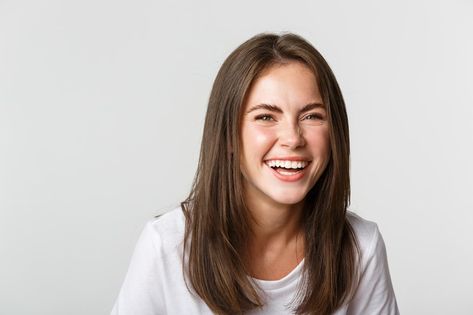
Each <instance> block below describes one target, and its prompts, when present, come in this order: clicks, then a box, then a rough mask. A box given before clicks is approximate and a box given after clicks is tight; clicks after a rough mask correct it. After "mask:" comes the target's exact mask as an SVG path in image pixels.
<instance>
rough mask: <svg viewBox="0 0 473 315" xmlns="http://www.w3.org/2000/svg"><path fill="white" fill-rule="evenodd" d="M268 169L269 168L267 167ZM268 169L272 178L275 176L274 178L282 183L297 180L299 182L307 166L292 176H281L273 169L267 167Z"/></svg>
mask: <svg viewBox="0 0 473 315" xmlns="http://www.w3.org/2000/svg"><path fill="white" fill-rule="evenodd" d="M268 167H269V166H268ZM269 169H270V170H271V172H273V174H274V176H276V178H278V179H280V180H282V181H284V182H296V181H298V180H300V179H301V178H302V177H304V175H305V170H306V169H307V166H306V167H305V168H304V169H302V170H300V171H298V172H297V173H294V174H292V175H282V174H279V173H278V172H277V171H276V170H275V169H273V168H271V167H269Z"/></svg>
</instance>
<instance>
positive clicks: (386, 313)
mask: <svg viewBox="0 0 473 315" xmlns="http://www.w3.org/2000/svg"><path fill="white" fill-rule="evenodd" d="M347 218H348V221H349V222H350V225H351V226H352V228H353V232H354V234H355V236H356V240H357V243H358V247H359V249H360V255H361V265H360V278H359V280H358V283H357V288H356V292H355V295H354V297H353V299H352V300H351V302H350V303H349V305H348V314H383V315H399V309H398V307H397V302H396V297H395V294H394V290H393V286H392V282H391V276H390V273H389V266H388V260H387V254H386V247H385V244H384V240H383V237H382V235H381V233H380V231H379V229H378V225H377V224H376V223H374V222H372V221H368V220H366V219H363V218H362V217H360V216H359V215H357V214H355V213H353V212H350V211H349V212H347Z"/></svg>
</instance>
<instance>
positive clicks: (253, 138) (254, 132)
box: [243, 126, 275, 155]
mask: <svg viewBox="0 0 473 315" xmlns="http://www.w3.org/2000/svg"><path fill="white" fill-rule="evenodd" d="M274 138H275V135H274V132H273V131H271V130H270V129H269V128H263V127H259V126H252V127H249V128H246V129H245V130H243V147H244V148H245V152H247V153H248V154H250V155H253V154H252V153H258V152H261V151H265V150H267V149H268V147H269V146H271V144H272V143H273V142H274Z"/></svg>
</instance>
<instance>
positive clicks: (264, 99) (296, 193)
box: [240, 61, 330, 206]
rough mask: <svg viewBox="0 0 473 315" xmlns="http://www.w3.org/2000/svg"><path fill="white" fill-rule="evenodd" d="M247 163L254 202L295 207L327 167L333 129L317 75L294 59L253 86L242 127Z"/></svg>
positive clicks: (248, 187) (247, 185)
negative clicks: (329, 123) (330, 125)
mask: <svg viewBox="0 0 473 315" xmlns="http://www.w3.org/2000/svg"><path fill="white" fill-rule="evenodd" d="M241 142H242V145H241V148H242V150H241V164H240V168H241V171H242V174H243V178H244V181H243V182H244V189H245V198H246V199H247V200H248V201H249V203H250V204H255V203H256V204H262V203H263V204H266V205H274V206H276V205H295V204H298V203H300V202H301V201H303V200H304V198H305V196H306V195H307V193H308V192H309V191H310V189H311V188H312V187H313V186H314V185H315V183H316V182H317V180H318V178H319V177H320V175H321V174H322V172H323V171H324V169H325V167H326V166H327V163H328V160H329V156H330V139H329V126H328V119H327V113H326V110H325V106H324V104H323V101H322V97H321V95H320V92H319V89H318V86H317V82H316V78H315V75H314V74H313V73H312V71H311V70H310V69H309V68H308V67H307V66H305V65H304V64H302V63H300V62H297V61H292V62H289V63H285V64H277V65H274V66H271V67H270V68H268V69H266V70H265V71H263V73H261V74H260V76H258V77H257V78H256V79H255V81H254V82H253V84H252V86H251V88H250V90H249V92H248V96H247V98H246V102H245V104H243V116H242V125H241Z"/></svg>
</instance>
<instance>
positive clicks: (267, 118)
mask: <svg viewBox="0 0 473 315" xmlns="http://www.w3.org/2000/svg"><path fill="white" fill-rule="evenodd" d="M310 116H313V117H314V119H323V116H322V115H320V114H315V113H312V114H308V115H306V116H305V117H304V119H306V118H308V117H310ZM255 120H262V121H270V120H274V118H273V116H271V115H268V114H262V115H258V116H256V117H255Z"/></svg>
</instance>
